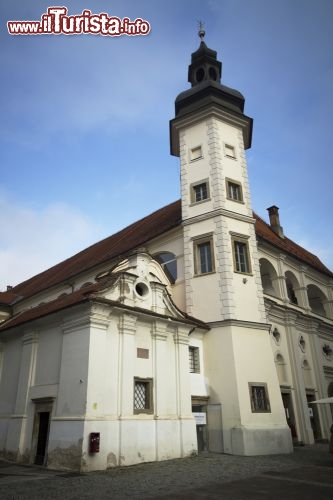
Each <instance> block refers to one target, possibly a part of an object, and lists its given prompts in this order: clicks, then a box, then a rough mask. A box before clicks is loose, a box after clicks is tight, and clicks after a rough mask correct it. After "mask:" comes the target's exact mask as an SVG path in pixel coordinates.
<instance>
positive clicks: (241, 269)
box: [232, 235, 251, 274]
mask: <svg viewBox="0 0 333 500" xmlns="http://www.w3.org/2000/svg"><path fill="white" fill-rule="evenodd" d="M247 239H248V237H247V236H243V237H242V235H239V236H238V235H237V236H235V235H233V237H232V245H233V255H234V269H235V271H236V272H237V273H245V274H251V264H250V257H249V247H248V242H247Z"/></svg>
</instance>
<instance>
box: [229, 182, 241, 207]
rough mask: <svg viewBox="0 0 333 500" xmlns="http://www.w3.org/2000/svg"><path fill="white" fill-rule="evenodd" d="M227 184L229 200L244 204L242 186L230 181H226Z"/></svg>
mask: <svg viewBox="0 0 333 500" xmlns="http://www.w3.org/2000/svg"><path fill="white" fill-rule="evenodd" d="M226 182H227V198H228V199H229V200H233V201H239V202H241V203H242V202H243V191H242V185H241V184H240V183H239V182H237V181H233V180H230V179H227V180H226Z"/></svg>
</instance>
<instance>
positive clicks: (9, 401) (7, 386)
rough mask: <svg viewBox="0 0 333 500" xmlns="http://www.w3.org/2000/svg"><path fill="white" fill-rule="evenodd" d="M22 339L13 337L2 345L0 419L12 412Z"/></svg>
mask: <svg viewBox="0 0 333 500" xmlns="http://www.w3.org/2000/svg"><path fill="white" fill-rule="evenodd" d="M21 354H22V339H21V338H20V337H14V338H13V339H9V340H6V342H4V343H3V357H2V376H1V379H0V417H1V415H5V416H6V415H10V414H12V413H13V412H14V409H15V403H16V394H17V385H18V379H19V373H20V361H21Z"/></svg>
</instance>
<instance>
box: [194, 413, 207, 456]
mask: <svg viewBox="0 0 333 500" xmlns="http://www.w3.org/2000/svg"><path fill="white" fill-rule="evenodd" d="M192 413H193V416H194V418H195V422H196V428H197V442H198V451H199V452H200V451H207V449H208V446H207V444H208V443H207V413H206V405H198V404H192Z"/></svg>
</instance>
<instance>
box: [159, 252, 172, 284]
mask: <svg viewBox="0 0 333 500" xmlns="http://www.w3.org/2000/svg"><path fill="white" fill-rule="evenodd" d="M154 259H155V260H156V261H157V262H158V263H159V264H160V265H161V266H162V268H163V271H164V272H165V274H166V275H167V277H168V278H169V280H170V283H174V282H175V281H176V279H177V258H176V256H175V254H174V253H172V252H161V253H158V254H156V255H154Z"/></svg>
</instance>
